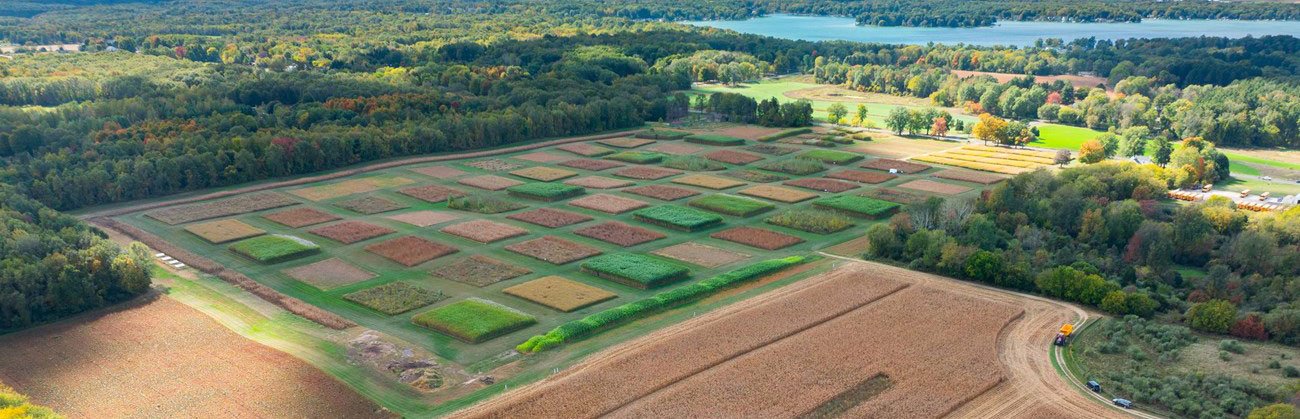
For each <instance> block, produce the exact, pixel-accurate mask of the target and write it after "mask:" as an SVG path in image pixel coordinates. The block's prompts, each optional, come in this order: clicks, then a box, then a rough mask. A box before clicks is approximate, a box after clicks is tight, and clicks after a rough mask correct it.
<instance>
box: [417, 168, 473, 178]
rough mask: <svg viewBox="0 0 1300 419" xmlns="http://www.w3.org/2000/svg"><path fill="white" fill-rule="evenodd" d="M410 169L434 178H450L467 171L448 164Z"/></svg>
mask: <svg viewBox="0 0 1300 419" xmlns="http://www.w3.org/2000/svg"><path fill="white" fill-rule="evenodd" d="M410 170H411V171H412V172H415V173H419V174H422V175H425V176H428V177H431V178H434V179H451V178H454V177H456V176H460V175H464V174H467V173H468V172H466V171H464V170H460V169H457V168H455V167H448V166H424V167H415V168H411V169H410Z"/></svg>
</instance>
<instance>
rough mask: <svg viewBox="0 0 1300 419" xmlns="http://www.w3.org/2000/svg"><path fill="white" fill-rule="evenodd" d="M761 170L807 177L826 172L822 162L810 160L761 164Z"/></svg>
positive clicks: (790, 160)
mask: <svg viewBox="0 0 1300 419" xmlns="http://www.w3.org/2000/svg"><path fill="white" fill-rule="evenodd" d="M757 166H758V168H759V169H763V170H770V171H773V172H781V173H785V174H788V175H796V176H805V175H811V174H813V173H817V172H820V171H823V170H826V166H825V165H823V164H822V163H821V162H820V161H817V160H810V159H785V160H777V161H766V162H763V163H759V164H758V165H757Z"/></svg>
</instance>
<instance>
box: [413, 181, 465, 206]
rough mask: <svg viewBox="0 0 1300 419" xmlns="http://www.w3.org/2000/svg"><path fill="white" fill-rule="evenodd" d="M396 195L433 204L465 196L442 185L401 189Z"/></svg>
mask: <svg viewBox="0 0 1300 419" xmlns="http://www.w3.org/2000/svg"><path fill="white" fill-rule="evenodd" d="M397 193H400V194H402V195H406V196H409V197H412V198H415V199H419V200H422V201H426V202H433V203H439V202H444V201H446V200H447V198H451V197H453V196H457V197H459V196H465V193H464V192H461V191H460V190H457V189H452V188H448V187H446V186H442V185H424V186H416V187H414V188H406V189H402V190H400V191H397Z"/></svg>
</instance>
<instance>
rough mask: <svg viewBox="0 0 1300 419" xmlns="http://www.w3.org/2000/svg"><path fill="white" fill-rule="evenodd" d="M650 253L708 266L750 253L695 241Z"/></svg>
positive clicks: (738, 258)
mask: <svg viewBox="0 0 1300 419" xmlns="http://www.w3.org/2000/svg"><path fill="white" fill-rule="evenodd" d="M650 253H651V254H654V255H659V256H663V257H666V258H669V259H676V260H680V261H682V262H686V263H689V264H692V265H699V266H703V267H706V268H716V267H719V266H723V265H730V264H732V263H736V262H739V261H742V260H745V259H748V258H749V255H747V254H744V253H740V252H733V251H730V250H726V249H719V248H716V247H713V246H706V245H703V244H699V243H693V242H686V243H682V244H676V245H672V246H668V247H665V248H662V249H659V250H655V251H653V252H650Z"/></svg>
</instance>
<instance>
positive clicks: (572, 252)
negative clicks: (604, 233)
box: [506, 236, 601, 265]
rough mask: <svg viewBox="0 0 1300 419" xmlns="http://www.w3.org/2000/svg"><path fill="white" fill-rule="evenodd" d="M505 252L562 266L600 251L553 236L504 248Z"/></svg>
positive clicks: (597, 253)
mask: <svg viewBox="0 0 1300 419" xmlns="http://www.w3.org/2000/svg"><path fill="white" fill-rule="evenodd" d="M506 250H509V251H511V252H515V253H518V254H521V255H524V256H528V257H531V258H534V259H537V260H541V261H545V262H550V263H554V264H556V265H563V264H566V263H569V262H573V261H576V260H580V259H586V258H589V257H592V256H596V255H599V254H600V253H601V252H600V249H597V248H594V247H591V246H586V245H582V244H578V243H574V242H571V241H568V240H564V239H561V238H558V237H555V236H542V237H539V238H536V239H532V240H528V241H522V242H519V243H515V244H511V245H509V246H506Z"/></svg>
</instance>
